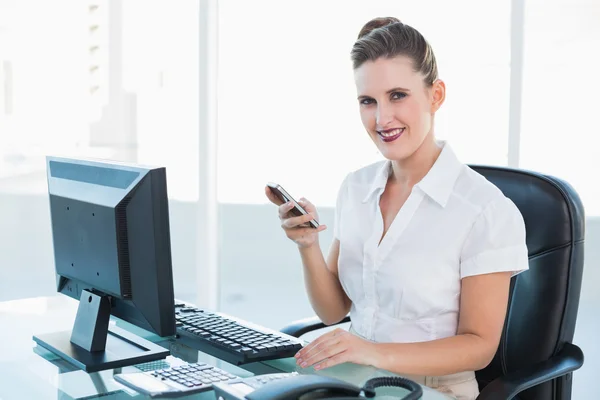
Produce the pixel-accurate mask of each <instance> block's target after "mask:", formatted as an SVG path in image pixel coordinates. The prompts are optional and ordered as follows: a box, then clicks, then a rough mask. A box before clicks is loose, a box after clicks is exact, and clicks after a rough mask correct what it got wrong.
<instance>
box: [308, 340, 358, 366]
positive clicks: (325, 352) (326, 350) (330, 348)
mask: <svg viewBox="0 0 600 400" xmlns="http://www.w3.org/2000/svg"><path fill="white" fill-rule="evenodd" d="M346 350H348V343H347V342H346V341H340V340H339V339H338V340H337V341H336V339H335V338H334V339H332V340H331V341H330V343H328V344H327V345H325V346H323V347H322V348H321V351H319V352H318V353H314V354H312V355H310V357H308V358H306V359H304V360H302V361H301V362H300V366H301V367H302V368H307V367H310V366H311V365H315V364H319V363H321V362H323V360H327V359H328V358H331V357H334V356H335V355H337V354H339V353H343V352H345V351H346Z"/></svg>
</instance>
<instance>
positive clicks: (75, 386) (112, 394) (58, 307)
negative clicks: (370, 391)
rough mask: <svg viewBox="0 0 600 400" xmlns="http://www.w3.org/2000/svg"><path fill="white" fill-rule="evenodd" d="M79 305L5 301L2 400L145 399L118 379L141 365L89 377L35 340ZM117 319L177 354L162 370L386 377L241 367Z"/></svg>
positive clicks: (438, 399) (388, 395) (61, 326)
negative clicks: (206, 367) (196, 366)
mask: <svg viewBox="0 0 600 400" xmlns="http://www.w3.org/2000/svg"><path fill="white" fill-rule="evenodd" d="M77 305H78V302H77V301H75V300H73V299H71V298H68V297H65V296H62V295H56V296H50V297H40V298H32V299H22V300H15V301H8V302H0V327H2V328H1V329H0V382H2V384H0V399H2V400H12V399H61V400H62V399H83V398H85V399H93V398H99V397H102V398H103V399H142V398H144V397H143V396H142V395H140V394H137V393H135V392H133V391H131V390H130V389H128V388H126V387H125V386H123V385H121V384H119V383H118V382H116V381H115V380H114V379H113V375H114V374H116V373H120V372H136V371H139V370H138V369H137V368H135V367H125V368H122V369H117V370H107V371H102V372H98V373H93V374H87V373H85V372H84V371H81V370H79V369H77V368H75V367H73V366H72V365H71V364H69V363H67V362H65V361H64V360H62V359H61V358H59V357H57V356H55V355H54V354H53V353H50V352H49V351H47V350H45V349H44V348H41V347H39V346H36V344H35V342H34V341H33V340H32V337H33V335H34V334H40V333H50V332H56V331H60V330H67V329H70V328H71V327H72V326H73V320H74V318H75V314H76V312H77ZM115 321H116V324H117V325H118V326H119V327H121V328H124V329H127V330H129V331H131V332H133V333H135V334H136V335H139V336H141V337H143V338H145V339H147V340H150V341H152V342H154V343H158V344H160V345H162V346H164V347H166V348H169V349H170V350H171V354H172V356H169V357H167V359H166V360H165V361H163V362H162V363H163V364H161V362H158V363H157V364H156V367H157V368H161V366H162V368H164V362H167V363H169V364H176V365H178V364H179V363H183V362H205V363H208V364H211V365H215V366H217V367H219V368H221V369H223V370H225V371H227V372H229V373H231V374H234V375H237V376H240V377H242V378H245V377H249V376H253V375H255V374H266V373H277V372H293V371H297V372H298V373H301V374H319V375H324V376H331V377H335V378H338V379H342V380H344V381H347V382H349V383H352V384H355V385H359V386H362V384H364V382H365V381H367V380H368V379H370V378H373V377H378V376H382V373H381V371H378V370H377V369H375V368H373V367H367V366H360V365H355V364H342V365H338V366H335V367H332V368H327V369H325V370H322V371H315V370H314V369H312V368H306V369H302V368H300V367H298V366H297V365H296V362H295V359H294V358H286V359H279V360H271V361H265V362H260V363H252V364H246V365H243V366H242V367H243V368H241V367H237V366H234V365H232V364H229V363H226V362H224V361H222V360H219V359H217V358H214V357H211V356H209V355H207V354H204V353H201V352H198V351H195V350H193V349H190V348H189V347H187V346H185V345H183V344H182V343H178V342H176V341H174V340H175V339H173V338H161V337H159V336H156V335H154V334H152V333H150V332H147V331H144V330H142V329H140V328H137V327H135V326H133V325H131V324H128V323H125V322H123V321H118V320H115ZM377 393H378V394H377V397H376V399H397V398H398V397H399V396H402V393H405V392H404V391H403V389H397V388H381V389H378V390H377ZM188 398H194V399H211V400H212V399H214V398H215V396H214V392H213V391H209V392H205V393H201V394H197V395H195V396H189V397H188ZM423 399H424V400H443V399H448V397H447V396H445V395H443V394H442V393H439V392H437V391H435V390H433V389H430V388H427V387H423Z"/></svg>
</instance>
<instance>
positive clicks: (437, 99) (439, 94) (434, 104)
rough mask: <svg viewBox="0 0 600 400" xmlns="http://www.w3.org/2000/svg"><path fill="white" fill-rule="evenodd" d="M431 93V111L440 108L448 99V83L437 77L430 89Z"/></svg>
mask: <svg viewBox="0 0 600 400" xmlns="http://www.w3.org/2000/svg"><path fill="white" fill-rule="evenodd" d="M429 93H430V94H431V113H432V114H433V113H435V112H436V111H437V110H439V109H440V107H441V106H442V104H444V100H445V99H446V84H445V83H444V81H442V80H441V79H436V80H435V82H433V85H432V86H431V89H430V91H429Z"/></svg>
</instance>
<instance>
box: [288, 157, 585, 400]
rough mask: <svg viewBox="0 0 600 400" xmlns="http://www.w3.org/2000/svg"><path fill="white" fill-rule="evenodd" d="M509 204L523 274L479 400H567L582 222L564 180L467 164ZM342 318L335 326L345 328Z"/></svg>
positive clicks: (305, 324)
mask: <svg viewBox="0 0 600 400" xmlns="http://www.w3.org/2000/svg"><path fill="white" fill-rule="evenodd" d="M471 168H473V169H474V170H475V171H477V172H479V173H480V174H482V175H483V176H485V177H486V178H487V179H488V180H489V181H490V182H492V183H494V184H495V185H496V186H497V187H498V188H500V190H502V192H503V193H504V194H505V195H506V196H507V197H508V198H510V199H511V200H512V201H513V202H514V203H515V204H516V205H517V207H518V208H519V210H520V211H521V214H522V215H523V218H524V220H525V226H526V230H527V247H528V250H529V270H528V271H525V272H523V273H521V274H519V275H517V276H516V277H514V278H513V279H512V281H511V288H510V289H511V290H510V300H509V307H508V313H507V318H506V321H505V324H504V330H503V333H502V339H501V341H500V345H499V347H498V351H497V352H496V355H495V357H494V359H493V361H492V362H491V363H490V365H488V366H487V367H486V368H484V369H483V370H481V371H477V373H476V375H477V381H478V383H479V387H480V390H481V394H480V395H479V397H478V399H482V400H492V399H493V400H496V399H497V400H500V399H502V400H505V399H519V400H545V399H548V400H549V399H552V400H569V399H570V398H571V386H572V372H573V371H575V370H577V369H579V368H581V366H582V365H583V352H582V351H581V349H580V348H579V347H577V346H576V345H574V344H572V341H573V334H574V331H575V321H576V319H577V309H578V307H579V294H580V290H581V278H582V273H583V245H584V231H585V220H584V210H583V205H582V203H581V200H580V198H579V196H578V194H577V193H576V192H575V190H574V189H573V188H572V187H571V186H570V185H569V184H568V183H566V182H564V181H562V180H560V179H558V178H555V177H552V176H547V175H542V174H539V173H535V172H530V171H523V170H517V169H511V168H504V167H489V166H471ZM349 321H350V318H349V317H346V318H345V319H344V320H343V321H341V322H340V323H343V322H349ZM324 327H325V325H324V324H323V323H321V322H320V321H319V319H318V318H316V317H315V318H308V319H305V320H300V321H296V322H294V323H292V324H290V325H288V326H286V327H285V328H283V329H282V332H285V333H287V334H290V335H292V336H296V337H300V336H302V335H303V334H305V333H307V332H310V331H313V330H315V329H321V328H324Z"/></svg>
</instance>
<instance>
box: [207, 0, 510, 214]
mask: <svg viewBox="0 0 600 400" xmlns="http://www.w3.org/2000/svg"><path fill="white" fill-rule="evenodd" d="M351 4H352V5H350V4H348V5H346V6H344V7H343V10H341V9H340V4H339V3H336V2H317V1H306V2H302V3H301V5H297V6H296V7H293V8H291V7H290V5H289V4H287V3H282V2H278V1H275V0H271V1H252V2H247V1H234V0H225V1H221V2H219V14H220V19H219V84H218V89H219V107H218V108H219V119H218V127H219V179H218V181H219V201H221V202H224V203H246V204H248V203H251V204H260V203H265V201H266V199H265V197H264V194H263V190H262V189H263V187H264V184H265V183H266V182H267V181H269V180H274V181H278V182H279V183H281V184H282V185H284V186H286V187H288V188H289V190H292V191H293V193H297V194H298V195H303V196H306V197H307V198H309V199H311V200H312V201H313V202H315V203H317V204H319V205H327V206H332V205H333V204H334V202H335V195H336V193H337V189H338V185H339V184H340V183H341V181H342V179H343V177H344V176H345V174H347V173H348V172H349V171H351V170H353V169H357V168H360V167H362V166H364V165H367V164H369V163H371V162H373V161H376V160H378V159H380V155H379V154H378V153H377V150H376V148H375V145H374V144H373V143H372V142H371V140H370V139H369V138H368V137H367V135H366V133H364V130H363V127H362V125H361V122H360V119H359V115H358V109H357V102H356V99H355V98H356V93H355V87H354V81H353V74H352V67H351V64H350V58H349V53H350V49H351V47H352V44H353V42H354V40H355V38H356V35H357V33H358V31H359V30H360V28H361V27H362V25H363V24H364V23H365V22H366V21H367V20H369V19H370V18H372V17H375V16H382V15H386V16H387V15H393V16H398V17H399V18H400V19H401V20H403V21H404V22H406V23H408V24H410V25H412V26H414V27H415V28H417V29H418V30H420V31H421V33H423V35H424V36H425V38H426V39H427V40H429V41H430V43H431V44H432V46H433V49H434V51H435V52H436V57H437V59H438V62H439V70H440V76H441V78H442V79H444V80H445V82H446V83H447V89H448V95H447V100H446V103H445V105H444V106H443V109H442V110H441V112H440V113H439V114H438V115H437V122H436V125H437V127H436V132H437V135H438V137H439V138H442V139H448V140H450V142H451V144H452V145H453V147H454V148H455V149H456V151H457V153H458V154H459V156H461V158H462V159H463V160H464V161H466V162H487V163H495V164H501V165H502V164H506V162H507V154H506V153H507V137H508V133H507V132H508V94H509V75H510V69H509V61H510V59H509V58H510V43H509V38H510V31H509V30H510V20H509V18H510V3H509V2H503V1H496V2H493V3H491V4H490V2H486V3H485V4H481V2H476V1H459V2H450V3H449V2H444V1H425V2H418V3H415V2H402V1H373V2H368V3H367V2H357V3H351ZM466 8H468V9H469V10H470V11H469V13H468V15H467V13H456V12H455V10H457V9H466ZM432 9H435V10H436V12H435V13H432V12H430V10H432ZM316 10H318V11H316ZM341 13H343V18H341ZM250 14H251V15H253V17H252V18H248V17H247V16H248V15H250ZM448 15H452V18H448ZM472 15H477V16H478V17H477V18H472ZM483 87H485V92H484V91H483V89H482V88H483ZM485 94H488V95H487V96H485V99H483V98H482V96H484V95H485Z"/></svg>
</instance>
